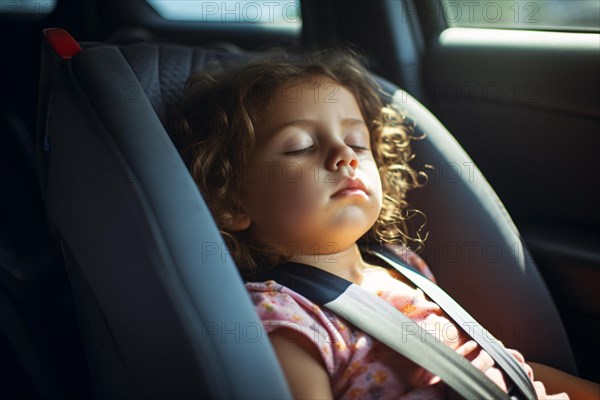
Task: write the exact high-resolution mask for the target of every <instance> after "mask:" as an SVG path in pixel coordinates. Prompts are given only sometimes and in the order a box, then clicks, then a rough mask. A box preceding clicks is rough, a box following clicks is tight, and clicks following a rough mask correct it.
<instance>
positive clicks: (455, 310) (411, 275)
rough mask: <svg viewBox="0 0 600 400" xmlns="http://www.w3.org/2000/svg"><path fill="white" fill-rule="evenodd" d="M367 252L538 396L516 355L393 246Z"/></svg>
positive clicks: (520, 386)
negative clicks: (396, 255) (401, 257)
mask: <svg viewBox="0 0 600 400" xmlns="http://www.w3.org/2000/svg"><path fill="white" fill-rule="evenodd" d="M367 252H368V253H369V254H372V255H374V256H376V257H378V258H380V259H381V260H383V261H385V262H387V263H388V264H389V265H390V266H392V267H394V269H396V270H397V271H398V272H399V273H401V274H402V275H403V276H404V277H406V278H407V279H408V280H409V281H410V282H412V283H413V284H414V285H416V286H417V287H418V288H419V289H421V290H422V291H423V293H425V294H426V295H427V296H428V297H429V298H430V299H431V300H432V301H433V302H435V303H436V304H437V305H438V306H440V308H441V309H442V310H444V312H445V313H446V314H447V315H448V316H449V317H450V318H452V319H453V320H454V322H456V323H457V324H458V325H459V326H461V327H462V328H463V329H464V330H465V332H467V333H468V334H469V335H470V336H471V337H472V338H473V340H475V341H476V342H477V344H479V345H480V346H481V348H482V349H484V350H485V351H486V352H487V353H488V354H489V355H490V356H491V357H492V358H493V359H494V361H496V363H497V364H498V365H499V366H500V368H502V370H503V371H504V372H505V373H506V374H507V375H508V376H509V377H510V379H511V380H512V381H513V383H514V384H515V385H516V387H517V389H518V390H519V391H520V392H521V394H522V395H523V396H524V398H526V399H530V400H533V399H536V398H537V396H536V395H535V389H534V387H533V383H532V382H531V379H529V376H528V375H527V373H526V372H525V370H524V369H523V368H522V367H521V365H520V364H519V363H518V362H517V360H516V359H515V357H513V356H512V355H511V354H510V353H509V352H508V351H507V350H506V348H505V347H504V346H503V345H502V344H500V342H499V341H498V340H497V339H496V338H495V337H494V336H493V335H492V334H491V333H489V332H488V331H487V330H486V329H485V328H484V327H483V326H481V325H479V324H478V323H477V322H476V321H475V319H474V318H473V317H472V316H471V315H470V314H469V313H468V312H467V311H466V310H465V309H464V308H463V307H461V306H460V305H459V304H458V303H457V302H456V301H455V300H454V299H453V298H452V297H451V296H450V295H449V294H448V293H446V292H445V291H443V290H442V289H441V288H440V287H439V286H438V285H436V284H435V283H433V282H431V281H430V280H429V279H427V278H425V277H424V276H422V275H420V274H418V273H415V272H414V271H412V270H411V269H410V268H408V267H406V266H404V265H402V264H401V263H399V262H398V261H397V260H395V259H394V255H393V252H391V251H390V250H388V249H385V248H384V249H382V250H381V252H379V251H373V250H370V249H367Z"/></svg>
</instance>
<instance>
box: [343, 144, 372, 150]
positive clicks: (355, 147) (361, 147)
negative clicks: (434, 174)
mask: <svg viewBox="0 0 600 400" xmlns="http://www.w3.org/2000/svg"><path fill="white" fill-rule="evenodd" d="M348 146H349V147H351V148H353V149H354V150H360V151H370V150H371V149H369V148H368V147H364V146H353V145H351V144H349V145H348Z"/></svg>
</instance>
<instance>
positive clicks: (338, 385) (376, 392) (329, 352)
mask: <svg viewBox="0 0 600 400" xmlns="http://www.w3.org/2000/svg"><path fill="white" fill-rule="evenodd" d="M361 286H362V287H363V288H364V289H366V290H368V291H371V292H373V293H376V294H377V295H378V296H380V297H382V298H383V299H385V300H386V301H388V302H389V303H390V304H392V305H393V306H395V307H396V308H397V309H398V310H400V311H401V312H402V313H404V314H405V315H406V316H408V317H410V318H411V319H413V320H414V321H415V322H417V323H418V324H420V325H421V326H422V327H423V328H424V329H427V330H428V331H429V332H430V333H432V334H433V335H435V336H436V337H437V338H439V339H440V340H441V341H443V342H444V343H446V344H447V345H448V346H449V347H451V348H452V349H454V350H455V351H456V352H457V353H459V354H461V355H463V356H465V357H466V358H467V359H468V360H470V361H471V362H472V363H473V364H474V365H475V366H476V367H478V368H479V369H480V370H482V371H483V372H484V373H485V374H486V375H487V376H489V377H490V378H491V379H492V380H493V381H494V382H495V383H496V384H498V386H500V387H501V388H502V389H503V390H505V391H506V390H507V387H506V382H510V381H509V380H508V379H505V377H504V374H503V373H502V372H501V370H499V369H498V368H496V366H495V365H494V361H493V360H492V358H491V357H490V356H489V355H488V354H487V353H486V352H485V351H483V350H481V348H480V347H479V345H477V343H475V342H474V341H472V340H470V338H469V337H468V336H467V335H466V334H465V333H464V332H463V331H462V330H459V329H458V328H457V327H456V325H455V324H454V323H453V322H452V321H451V320H450V319H449V318H448V317H447V316H446V315H445V314H444V313H443V312H442V311H441V309H440V308H439V307H438V306H437V304H435V303H433V302H431V301H429V300H428V299H427V298H426V297H425V295H424V294H423V292H422V291H421V290H420V289H413V288H412V287H410V286H408V285H406V284H405V283H403V282H401V281H399V280H396V279H394V278H392V277H391V276H390V275H389V274H388V273H387V272H385V271H384V270H381V269H377V270H376V269H373V271H371V272H365V274H364V278H363V281H362V283H361ZM246 288H247V290H248V292H249V293H250V296H251V298H252V300H253V302H254V304H255V307H256V310H257V312H258V314H259V316H260V318H261V320H262V322H263V325H264V327H265V330H266V331H267V332H272V331H274V330H276V329H280V328H287V329H295V330H296V331H298V332H300V333H301V334H303V335H304V336H306V337H307V338H308V339H309V340H310V341H311V342H312V343H313V344H314V345H315V347H316V348H317V349H318V351H319V354H320V355H321V357H322V361H323V365H324V367H325V368H326V370H327V373H328V375H329V379H330V382H331V389H332V393H333V397H334V398H336V399H443V398H445V395H446V389H447V387H446V385H445V384H444V383H443V382H441V381H440V379H439V377H437V376H434V375H433V374H431V373H430V372H428V371H427V370H425V369H423V368H421V367H419V366H418V365H417V364H415V363H413V362H411V361H409V360H408V359H407V358H405V357H404V356H401V355H400V354H398V353H397V352H395V351H394V350H392V349H390V348H389V347H387V346H386V345H384V344H382V343H381V342H379V341H377V340H375V339H373V338H372V337H371V336H369V335H367V334H366V333H364V332H362V331H361V330H359V329H357V328H355V327H354V326H352V325H350V324H349V323H347V322H346V321H345V320H344V319H342V318H340V317H338V316H337V315H336V314H334V313H332V312H331V311H329V310H327V309H322V308H320V307H319V306H317V305H316V304H314V303H313V302H311V301H310V300H308V299H306V298H305V297H303V296H302V295H300V294H299V293H296V292H294V291H293V290H291V289H289V288H287V287H285V286H282V285H280V284H278V283H277V282H275V281H266V282H252V283H247V284H246ZM509 351H510V352H511V353H512V354H513V355H514V357H515V358H516V359H517V360H518V362H519V363H520V364H522V365H523V366H524V368H525V370H526V372H527V374H528V375H529V377H530V378H531V379H533V373H532V370H531V368H530V367H529V366H528V365H527V364H525V361H524V359H523V356H522V355H521V354H520V353H519V352H517V351H515V350H509ZM536 391H537V395H538V397H539V398H551V399H558V398H561V399H562V398H567V399H568V396H567V395H566V394H564V393H562V394H560V395H555V396H548V395H546V393H545V390H544V388H543V385H540V384H538V383H536Z"/></svg>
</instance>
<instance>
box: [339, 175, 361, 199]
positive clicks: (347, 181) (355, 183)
mask: <svg viewBox="0 0 600 400" xmlns="http://www.w3.org/2000/svg"><path fill="white" fill-rule="evenodd" d="M368 194H369V191H368V190H367V187H366V186H365V184H364V183H363V182H362V181H361V180H360V179H356V178H344V180H343V181H342V182H341V184H340V186H339V187H338V190H337V191H336V192H335V193H334V194H332V195H331V197H332V198H335V197H344V196H352V195H359V196H366V195H368Z"/></svg>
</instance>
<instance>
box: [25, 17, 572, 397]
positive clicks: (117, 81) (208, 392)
mask: <svg viewBox="0 0 600 400" xmlns="http://www.w3.org/2000/svg"><path fill="white" fill-rule="evenodd" d="M42 47H43V49H42V52H43V55H42V66H41V75H40V98H39V109H38V132H37V144H36V146H37V150H38V174H39V177H40V186H41V190H42V193H43V197H44V203H45V207H46V211H47V215H48V220H49V224H50V226H51V228H52V230H53V232H54V234H55V236H56V237H57V238H58V240H59V241H60V244H61V246H62V250H63V254H64V258H65V263H66V268H67V273H68V276H69V280H70V283H71V286H72V290H73V296H74V301H75V304H76V308H77V315H78V319H79V324H80V330H81V335H82V342H83V344H84V348H85V353H86V359H87V364H88V367H89V370H90V375H91V376H90V378H91V382H92V386H93V391H94V395H95V396H96V397H102V398H104V397H106V398H116V397H119V398H121V397H132V398H188V397H200V396H207V397H211V398H288V397H290V393H289V391H288V388H287V385H286V383H285V380H284V377H283V375H282V372H281V370H280V368H279V365H278V363H277V360H276V357H275V356H274V353H273V351H272V348H271V347H270V344H269V341H268V337H267V336H265V335H264V334H263V331H262V330H261V329H260V326H261V325H260V321H259V319H258V318H257V315H256V314H255V312H254V310H253V306H252V304H251V302H250V299H249V296H248V294H247V293H246V291H245V290H244V287H243V284H242V280H241V278H240V276H239V274H238V273H237V270H236V268H235V265H234V263H233V262H232V258H231V257H230V255H229V254H228V252H227V248H226V246H225V244H224V242H223V240H222V239H221V236H220V234H219V232H218V230H217V228H216V225H215V223H214V221H213V219H212V217H211V215H210V213H209V211H208V209H207V207H206V205H205V203H204V201H203V199H202V196H201V195H200V193H199V192H198V189H197V187H196V185H195V184H194V182H193V180H192V179H191V176H190V174H189V173H188V171H187V170H186V167H185V165H184V163H183V162H182V160H181V158H180V157H179V154H178V152H177V150H176V149H175V147H174V145H173V144H172V142H171V140H170V138H169V135H168V133H167V131H166V129H165V125H166V121H167V116H168V110H167V106H168V104H170V103H171V102H173V101H175V100H176V99H177V98H178V96H179V95H180V94H181V92H182V89H183V86H184V83H185V81H186V79H187V77H188V75H189V74H190V73H191V72H192V71H193V70H196V69H199V68H209V67H210V68H216V67H218V66H219V65H220V64H222V63H223V62H225V61H228V62H230V61H233V62H243V61H246V60H248V59H250V58H251V57H252V53H247V52H231V51H227V50H223V49H211V48H193V47H184V46H176V45H167V44H160V43H136V44H132V45H123V46H117V45H111V44H103V43H81V44H78V43H77V42H76V41H75V40H73V38H71V37H70V36H69V35H68V33H66V32H65V31H63V30H59V29H48V30H45V31H44V39H43V46H42ZM377 79H378V81H379V82H380V84H381V85H382V87H383V89H384V90H385V91H386V92H387V93H393V101H394V102H396V103H397V104H398V105H399V106H400V107H401V108H403V109H404V110H405V111H406V113H407V115H409V116H410V118H412V119H413V120H414V121H415V122H416V126H417V131H418V133H422V132H424V133H425V134H426V135H427V138H426V139H425V140H423V141H419V142H417V143H416V144H415V153H416V154H417V157H418V160H421V161H423V162H426V163H428V164H431V165H433V166H434V167H435V168H436V170H435V171H434V172H432V173H430V175H431V176H430V181H429V183H428V184H427V185H426V186H425V187H424V188H423V189H419V190H415V191H414V194H413V195H412V197H411V198H410V199H409V200H410V202H411V203H412V204H415V205H417V207H418V208H419V209H420V210H422V211H424V212H425V214H426V215H427V217H428V220H429V222H428V228H429V231H430V232H431V233H430V238H429V240H428V242H427V247H428V248H430V249H431V250H427V251H426V252H425V253H424V255H425V258H426V260H427V261H429V263H430V265H431V267H432V269H433V270H434V273H435V274H436V276H437V278H438V280H439V282H440V284H441V286H442V287H444V288H445V289H446V290H447V291H448V292H449V293H450V294H451V295H453V296H454V297H455V298H456V299H457V300H458V301H459V303H461V304H462V305H463V306H464V307H465V308H466V309H467V310H468V311H469V312H471V314H472V315H474V317H475V318H476V319H477V320H478V321H479V322H481V323H482V324H483V325H484V326H486V327H488V328H489V330H490V331H491V332H492V333H493V334H495V335H496V336H497V337H499V338H500V339H501V340H502V341H503V342H504V343H505V344H506V345H507V346H510V347H514V348H517V349H519V350H520V351H522V352H523V353H524V354H525V356H526V357H527V358H528V359H529V360H532V361H538V362H543V363H546V364H549V365H552V366H554V367H556V368H559V369H562V370H565V371H567V372H570V373H576V367H575V363H574V359H573V355H572V353H571V350H570V346H569V342H568V340H567V337H566V334H565V330H564V327H563V326H562V323H561V321H560V318H559V316H558V313H557V311H556V308H555V306H554V304H553V301H552V299H551V297H550V295H549V293H548V291H547V289H546V287H545V285H544V283H543V281H542V279H541V278H540V275H539V273H538V271H537V269H536V266H535V264H534V262H533V261H532V260H531V259H530V258H529V257H528V256H527V250H526V247H525V245H524V243H523V242H522V240H521V237H520V236H519V233H518V231H517V230H516V228H515V226H514V224H513V223H512V222H511V219H510V217H509V216H508V215H507V213H506V211H505V209H504V208H503V206H502V204H501V203H500V202H499V200H498V199H497V197H496V196H495V194H494V192H493V190H492V189H491V188H490V186H489V185H488V183H487V182H486V181H485V179H484V178H483V176H482V175H481V173H480V172H479V170H478V169H477V168H476V167H475V166H474V164H473V162H472V161H471V159H470V158H469V157H468V156H467V155H466V153H465V152H464V151H463V150H462V148H461V147H460V145H459V144H458V143H457V142H456V141H455V140H454V139H453V137H452V136H451V135H450V133H448V131H447V130H446V129H445V128H444V127H443V125H442V124H441V123H440V122H439V121H438V120H437V119H436V118H435V117H434V116H433V115H432V114H431V113H430V112H429V111H428V110H427V109H425V108H424V107H423V106H422V105H421V104H420V103H419V102H418V101H416V100H415V99H414V98H413V97H411V96H410V95H408V94H407V93H406V92H404V91H402V90H401V89H398V88H397V87H395V86H394V85H392V84H390V83H389V82H386V81H385V80H383V79H379V78H377ZM387 100H389V99H387ZM450 168H452V169H453V171H450V170H449V169H450ZM444 171H446V173H451V174H450V175H448V176H444V175H443V173H444ZM448 171H450V172H448ZM482 250H483V251H482Z"/></svg>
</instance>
